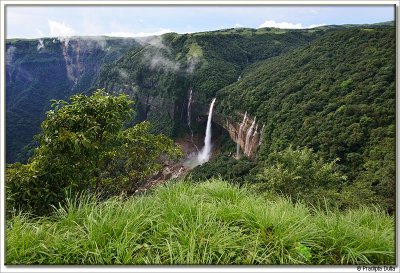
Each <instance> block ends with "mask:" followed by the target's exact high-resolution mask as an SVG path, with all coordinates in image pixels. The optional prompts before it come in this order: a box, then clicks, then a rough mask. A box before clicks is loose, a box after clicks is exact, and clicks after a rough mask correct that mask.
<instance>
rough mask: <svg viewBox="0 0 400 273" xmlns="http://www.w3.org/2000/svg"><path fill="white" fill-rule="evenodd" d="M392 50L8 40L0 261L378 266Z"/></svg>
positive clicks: (376, 44) (364, 41)
mask: <svg viewBox="0 0 400 273" xmlns="http://www.w3.org/2000/svg"><path fill="white" fill-rule="evenodd" d="M395 41H396V33H395V28H394V26H393V22H388V23H382V24H375V25H342V26H324V27H317V28H313V29H302V30H287V29H277V28H260V29H248V28H235V29H224V30H219V31H212V32H201V33H192V34H177V33H167V34H164V35H162V36H154V37H148V38H145V39H117V38H106V37H98V38H94V37H72V38H71V39H70V40H69V41H65V40H64V41H61V40H57V39H50V38H46V39H41V40H7V44H6V50H7V60H6V111H7V112H6V114H7V125H6V137H7V139H6V148H7V151H6V155H7V163H9V164H7V169H6V185H5V190H6V207H7V211H6V215H7V238H8V239H7V242H6V249H7V253H6V260H7V261H6V262H7V263H8V264H393V263H394V262H395V258H394V239H395V238H394V215H395V212H396V199H395V196H396V118H395V116H396V82H395V79H396V76H395V75H396V59H395V55H396V44H395ZM49 75H52V76H51V77H49ZM213 98H215V108H214V115H213V118H212V119H210V121H209V122H211V128H210V129H212V132H213V136H212V147H213V150H212V156H211V159H210V160H209V161H208V162H206V163H204V164H201V165H199V164H196V165H197V166H192V165H190V164H188V163H187V162H189V161H190V160H192V158H193V155H194V154H196V153H198V152H199V149H200V148H201V147H202V146H203V144H204V143H203V138H204V134H205V131H206V123H208V122H207V117H210V114H212V113H211V110H212V107H211V106H210V102H211V101H212V100H213ZM212 105H213V103H212ZM246 119H248V123H249V124H248V125H246V122H245V121H246ZM250 124H251V126H250ZM246 126H247V127H246ZM243 128H244V129H243ZM240 130H244V131H245V132H244V133H243V135H245V136H246V139H245V140H243V142H246V145H247V143H248V142H249V141H250V138H254V139H255V140H256V141H254V142H257V143H256V144H255V145H254V147H255V148H254V149H253V150H251V149H250V150H247V151H245V148H243V147H242V146H241V143H240V136H239V133H240ZM234 136H236V137H234ZM255 136H257V138H256V137H255ZM241 150H243V151H241ZM188 166H189V167H188ZM158 184H159V185H158ZM48 231H50V232H48ZM105 234H107V236H105ZM72 237H73V238H72ZM106 237H107V238H109V239H104V238H106ZM21 238H24V239H23V240H22V241H24V242H28V243H22V241H21ZM162 238H163V239H162ZM43 242H47V243H46V245H44V243H43ZM50 242H51V243H50Z"/></svg>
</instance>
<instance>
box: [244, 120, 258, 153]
mask: <svg viewBox="0 0 400 273" xmlns="http://www.w3.org/2000/svg"><path fill="white" fill-rule="evenodd" d="M255 124H256V117H254V120H253V123H252V124H251V126H250V128H249V130H248V131H247V135H246V142H245V144H244V153H245V154H246V155H248V153H249V149H250V147H249V142H250V136H251V134H252V132H253V128H254V125H255Z"/></svg>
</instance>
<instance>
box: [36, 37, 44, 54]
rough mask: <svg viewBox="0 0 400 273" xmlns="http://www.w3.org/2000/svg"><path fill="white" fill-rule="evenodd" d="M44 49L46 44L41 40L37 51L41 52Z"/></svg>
mask: <svg viewBox="0 0 400 273" xmlns="http://www.w3.org/2000/svg"><path fill="white" fill-rule="evenodd" d="M42 48H44V43H43V39H39V40H38V45H37V47H36V49H37V51H39V50H41V49H42Z"/></svg>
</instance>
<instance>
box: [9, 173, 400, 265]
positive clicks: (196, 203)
mask: <svg viewBox="0 0 400 273" xmlns="http://www.w3.org/2000/svg"><path fill="white" fill-rule="evenodd" d="M6 262H7V264H393V263H394V262H395V258H394V219H393V217H391V216H388V215H386V214H385V213H384V212H381V211H379V210H378V209H375V208H363V209H360V210H351V211H347V212H337V211H327V210H320V209H310V208H309V207H307V206H305V205H303V204H301V203H298V204H293V203H291V202H290V201H288V200H287V199H285V198H281V197H276V196H274V197H273V198H270V197H263V196H261V195H257V194H255V193H253V192H252V191H250V190H248V189H246V188H239V187H236V186H232V185H230V184H228V183H226V182H223V181H220V180H218V179H216V180H211V181H208V182H205V183H200V184H193V183H190V182H185V181H180V182H170V183H169V184H167V185H166V186H158V187H156V188H155V189H153V190H152V191H151V192H150V193H148V194H145V195H142V196H136V197H133V198H130V199H128V200H125V201H123V200H120V199H118V198H113V199H110V200H108V201H106V202H99V201H97V200H96V199H95V198H93V197H79V198H76V199H75V200H70V201H69V202H68V206H67V207H66V208H59V209H58V210H57V211H56V213H55V215H54V216H52V217H50V218H39V219H30V218H29V217H27V216H25V215H22V214H20V215H17V216H15V217H14V218H13V219H12V220H10V221H8V223H7V237H6Z"/></svg>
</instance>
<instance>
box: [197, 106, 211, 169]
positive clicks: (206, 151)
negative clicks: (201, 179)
mask: <svg viewBox="0 0 400 273" xmlns="http://www.w3.org/2000/svg"><path fill="white" fill-rule="evenodd" d="M214 103H215V98H214V99H213V100H212V102H211V105H210V110H209V112H208V120H207V129H206V136H205V138H204V147H203V149H201V151H200V153H199V154H198V156H197V159H198V161H199V163H200V164H203V163H205V162H207V161H208V160H209V159H210V156H211V119H212V112H213V107H214Z"/></svg>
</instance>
